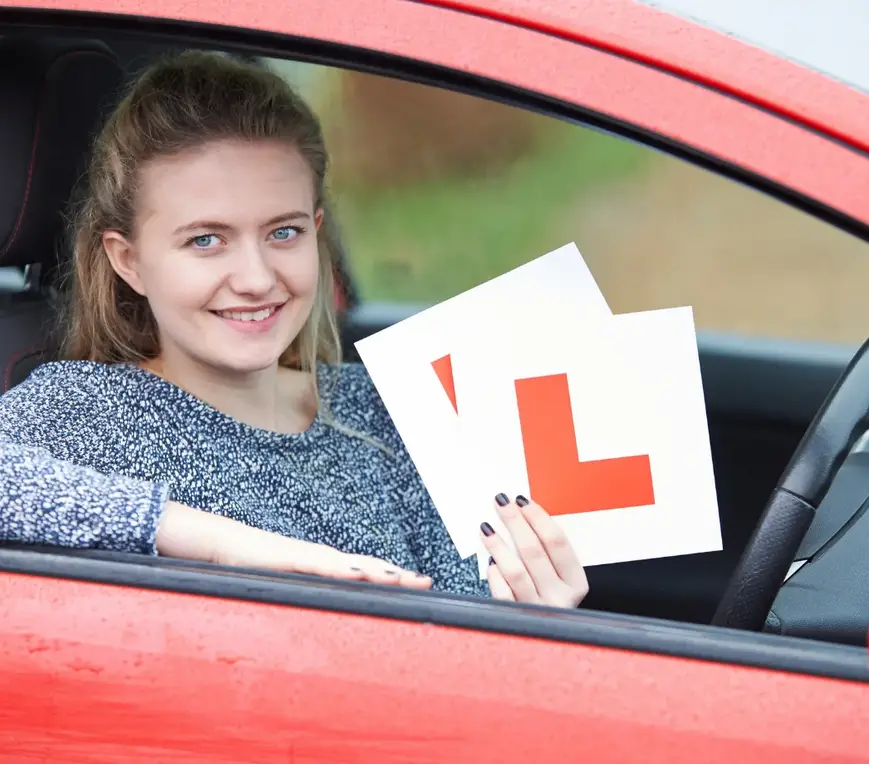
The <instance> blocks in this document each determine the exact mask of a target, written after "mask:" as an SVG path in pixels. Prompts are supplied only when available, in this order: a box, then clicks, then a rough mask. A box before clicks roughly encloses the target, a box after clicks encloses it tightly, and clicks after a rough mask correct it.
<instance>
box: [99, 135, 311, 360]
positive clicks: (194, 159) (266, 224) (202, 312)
mask: <svg viewBox="0 0 869 764" xmlns="http://www.w3.org/2000/svg"><path fill="white" fill-rule="evenodd" d="M140 179H141V180H140V189H139V195H138V198H137V210H136V227H135V235H134V237H133V239H132V240H128V239H125V238H124V237H123V236H122V235H121V234H119V233H117V232H114V231H109V232H107V233H106V234H105V235H104V236H103V243H104V245H105V248H106V252H107V253H108V255H109V258H110V260H111V262H112V265H113V266H114V268H115V270H116V272H117V273H118V274H119V275H120V276H121V278H123V279H124V280H125V281H126V282H127V283H128V284H129V285H130V286H131V287H132V288H133V289H134V290H135V291H136V292H138V293H139V294H141V295H143V296H145V297H146V298H147V300H148V302H149V304H150V306H151V310H152V311H153V313H154V317H155V319H156V321H157V326H158V328H159V332H160V346H161V349H162V356H163V358H164V359H165V360H169V359H170V357H171V358H173V359H178V360H193V361H196V362H197V363H199V364H203V365H205V366H207V367H211V368H213V369H214V370H215V371H220V372H224V373H226V372H228V373H231V374H239V373H242V374H244V373H252V372H256V371H261V370H263V369H268V368H271V367H274V366H275V365H276V364H277V361H278V358H279V357H280V355H281V354H282V353H283V352H284V351H285V350H286V349H287V348H288V347H289V345H290V344H291V343H292V341H293V340H294V339H295V337H296V336H297V335H298V333H299V331H300V330H301V328H302V327H303V325H304V324H305V321H306V320H307V319H308V316H309V315H310V313H311V308H312V306H313V304H314V299H315V296H316V293H317V281H318V250H317V228H318V227H319V225H320V222H321V220H322V211H321V210H318V209H315V207H314V191H313V189H314V183H313V176H312V173H311V170H310V168H309V167H308V165H307V164H306V163H305V161H304V159H303V158H302V156H301V154H299V152H298V151H297V150H296V149H295V148H293V147H292V146H288V145H286V144H282V143H278V142H276V141H275V142H272V141H261V142H242V141H222V142H214V143H210V144H206V145H205V146H204V147H202V148H200V149H196V150H191V151H187V152H184V153H182V154H179V155H177V156H172V157H165V158H161V159H157V160H154V161H153V162H150V163H148V164H147V165H146V166H145V167H144V168H143V169H142V173H141V176H140Z"/></svg>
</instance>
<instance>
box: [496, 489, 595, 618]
mask: <svg viewBox="0 0 869 764" xmlns="http://www.w3.org/2000/svg"><path fill="white" fill-rule="evenodd" d="M495 502H496V504H497V505H498V514H499V515H500V516H501V520H502V521H503V522H504V525H505V526H506V528H507V530H508V531H509V533H510V535H511V536H512V538H513V542H514V544H515V545H516V551H515V552H514V551H513V550H512V549H511V548H510V546H509V545H508V544H507V543H506V542H505V541H504V539H502V538H501V537H500V536H499V535H498V534H497V533H496V532H495V530H494V529H493V528H492V526H491V525H490V524H489V523H483V524H482V526H480V530H481V531H482V535H483V543H484V544H485V546H486V549H488V550H489V554H490V555H491V557H490V558H489V571H488V573H487V578H488V579H489V589H490V590H491V592H492V596H493V597H494V598H495V599H500V600H513V601H516V602H532V603H536V604H539V605H552V606H554V607H564V608H575V607H576V606H577V605H579V603H580V602H582V601H583V599H585V595H586V594H588V579H587V578H586V576H585V570H583V567H582V565H581V564H580V562H579V559H578V558H577V556H576V552H574V550H573V547H572V546H571V545H570V542H569V541H568V539H567V536H566V535H565V534H564V531H563V530H561V527H560V526H559V525H558V523H556V522H555V521H554V520H553V519H552V518H551V517H550V516H549V515H548V514H547V513H546V511H545V510H544V509H543V507H541V506H539V505H538V504H535V503H534V502H533V501H529V500H528V499H526V498H525V497H524V496H517V497H516V500H515V501H510V499H509V498H508V497H507V496H505V495H504V494H503V493H502V494H498V496H497V497H495Z"/></svg>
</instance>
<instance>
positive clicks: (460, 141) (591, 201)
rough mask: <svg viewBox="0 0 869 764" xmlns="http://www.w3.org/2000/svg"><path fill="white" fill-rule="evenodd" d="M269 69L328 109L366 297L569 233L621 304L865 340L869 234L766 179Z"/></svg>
mask: <svg viewBox="0 0 869 764" xmlns="http://www.w3.org/2000/svg"><path fill="white" fill-rule="evenodd" d="M268 65H269V66H271V67H272V68H273V69H275V70H276V71H279V72H280V73H282V74H283V75H284V76H285V77H286V78H287V79H288V80H289V81H291V82H292V83H293V84H294V85H295V86H296V87H297V88H298V89H299V90H300V91H301V92H302V93H303V94H304V95H305V96H306V98H308V99H310V100H311V102H312V103H313V104H314V105H315V107H316V108H317V110H318V112H319V113H320V115H321V119H322V121H323V124H324V129H325V131H326V134H327V140H328V145H329V146H330V150H331V154H332V163H333V165H332V166H333V169H332V178H331V189H332V195H333V199H334V203H335V206H336V211H337V214H338V220H339V222H340V225H341V230H342V236H343V241H344V244H345V246H346V247H347V249H348V251H349V252H350V258H351V262H350V268H351V270H352V272H353V275H354V278H355V279H356V282H357V284H358V290H359V294H360V297H361V299H362V301H363V303H364V302H373V303H379V304H383V303H387V304H392V305H397V304H405V305H428V304H432V303H435V302H439V301H441V300H443V299H446V298H448V297H451V296H453V295H455V294H457V293H459V292H461V291H463V290H465V289H469V288H471V287H473V286H475V285H477V284H479V283H481V282H483V281H485V280H487V279H489V278H493V277H494V276H497V275H499V274H501V273H503V272H505V271H507V270H509V269H511V268H514V267H516V266H517V265H520V264H521V263H523V262H526V261H528V260H530V259H532V258H534V257H536V256H538V255H542V254H544V253H545V252H547V251H550V250H552V249H555V248H556V247H559V246H561V245H563V244H564V243H566V242H569V241H575V242H576V243H577V245H578V246H579V248H580V250H581V251H582V253H583V255H584V257H585V258H586V260H587V261H588V263H589V266H590V267H591V269H592V272H593V274H594V276H595V278H596V279H597V281H598V283H599V284H600V286H601V289H602V291H603V293H604V295H605V297H606V298H607V300H608V302H609V303H610V306H611V308H612V310H613V312H615V313H624V312H632V311H639V310H649V309H656V308H667V307H674V306H680V305H692V306H693V307H694V311H695V319H696V323H697V326H698V329H699V330H701V331H709V332H716V333H724V334H728V335H733V336H736V337H756V338H757V337H761V338H775V339H786V340H793V341H798V342H805V341H809V342H820V343H830V344H835V345H846V346H855V345H856V344H859V343H860V342H862V340H863V339H864V337H865V333H866V327H867V326H869V301H867V300H866V299H865V289H866V284H869V246H867V244H866V242H864V241H861V240H860V239H858V238H856V237H854V236H851V235H849V234H847V233H844V232H842V231H840V230H838V229H836V228H834V227H833V226H831V225H828V224H826V223H823V222H820V221H818V220H817V219H815V218H813V217H811V216H810V215H808V214H806V213H804V212H802V211H799V210H796V209H794V208H792V207H790V206H788V205H787V204H785V203H783V202H780V201H778V200H776V199H773V198H772V197H769V196H766V195H765V194H763V193H761V192H759V191H756V190H754V189H751V188H749V187H747V186H743V185H740V184H738V183H736V182H733V181H731V180H728V179H725V178H722V177H719V176H717V175H716V174H714V173H713V172H711V171H709V170H706V169H702V168H699V167H696V166H694V165H692V164H689V163H688V162H686V161H683V160H680V159H676V158H674V157H672V156H669V155H667V154H664V153H662V152H660V151H656V150H654V149H651V148H649V147H647V146H642V145H639V144H637V143H633V142H630V141H628V140H625V139H623V138H621V137H617V136H615V135H612V134H607V133H605V132H602V131H599V130H594V129H591V128H588V127H584V126H581V125H578V124H570V123H567V122H563V121H560V120H556V119H554V118H551V117H548V116H543V115H539V114H535V113H532V112H530V111H526V110H524V109H520V108H516V107H513V106H509V105H504V104H500V103H496V102H493V101H487V100H483V99H481V98H477V97H473V96H469V95H463V94H459V93H453V92H450V91H447V90H443V89H439V88H433V87H428V86H425V85H420V84H416V83H410V82H402V81H399V80H395V79H390V78H386V77H382V76H378V75H372V74H363V73H358V72H352V71H347V70H340V69H336V68H330V67H324V66H318V65H311V64H303V63H296V62H288V61H279V60H275V59H270V60H268ZM713 285H714V288H713Z"/></svg>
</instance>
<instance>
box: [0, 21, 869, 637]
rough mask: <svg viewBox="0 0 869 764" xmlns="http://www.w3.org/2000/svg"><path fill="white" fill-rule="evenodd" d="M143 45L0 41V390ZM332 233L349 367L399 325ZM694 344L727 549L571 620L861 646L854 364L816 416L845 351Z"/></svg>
mask: <svg viewBox="0 0 869 764" xmlns="http://www.w3.org/2000/svg"><path fill="white" fill-rule="evenodd" d="M154 39H156V38H154ZM154 39H152V38H148V37H147V36H145V35H144V34H143V35H140V36H138V37H137V36H135V35H131V36H129V37H124V36H119V37H117V38H116V37H115V36H112V38H111V40H110V41H109V39H108V38H107V39H96V38H94V39H90V38H88V37H84V36H74V35H69V36H63V37H55V36H53V34H46V33H45V32H44V31H41V32H38V33H34V32H32V31H30V32H27V33H20V34H19V33H14V34H12V35H9V36H6V37H3V38H2V39H0V102H2V103H3V104H4V105H5V108H4V109H3V110H2V111H0V125H2V128H0V129H2V135H3V141H2V143H0V152H2V153H0V162H2V164H3V166H4V167H5V172H3V173H2V175H0V177H2V182H0V370H2V374H3V391H5V390H8V389H9V388H10V387H12V386H14V385H16V384H18V383H20V382H21V381H22V380H23V379H24V378H25V377H26V376H27V375H28V374H29V373H30V372H31V371H32V369H33V368H35V366H36V365H38V364H39V363H42V362H44V361H46V360H48V359H50V358H51V357H52V356H53V354H54V352H55V351H54V350H53V339H52V338H53V333H52V327H53V326H54V321H55V320H56V319H55V310H56V308H57V297H58V294H59V289H60V287H61V286H62V284H61V283H60V282H61V275H62V267H60V258H61V256H62V253H63V251H64V224H65V222H64V221H65V218H64V213H65V209H66V208H67V203H68V201H69V200H70V199H73V198H74V194H75V188H76V184H77V182H78V180H79V178H80V177H81V174H82V171H83V169H84V163H85V160H86V157H87V153H88V149H89V144H90V140H91V138H92V136H93V134H94V132H95V130H96V129H97V128H98V126H99V125H100V123H101V120H102V119H103V118H104V117H105V114H106V112H107V109H109V108H110V107H111V106H112V104H113V99H114V98H116V96H117V92H118V89H119V87H120V86H121V85H122V84H123V83H124V82H126V81H128V80H129V79H130V78H131V77H132V76H134V74H135V73H136V72H137V71H138V70H139V68H140V67H141V66H142V65H143V64H146V63H148V62H149V61H150V60H152V59H153V57H154V56H156V55H159V54H160V53H163V52H165V51H167V50H168V49H169V46H167V45H166V44H165V43H164V42H162V41H156V42H155V41H154ZM481 92H483V91H482V89H481ZM334 235H335V247H336V248H337V249H338V250H339V251H340V253H341V258H340V260H341V268H340V273H339V279H338V280H339V283H340V285H341V287H342V288H341V294H340V295H339V297H340V300H341V305H342V306H343V308H344V311H343V331H344V345H345V347H344V349H345V355H346V356H347V358H349V359H351V360H353V359H355V358H356V356H355V353H354V350H353V343H354V342H355V341H357V340H358V339H360V338H362V337H365V336H367V335H369V334H371V333H373V332H375V331H378V330H379V329H382V328H384V327H385V326H387V325H389V324H390V323H392V322H394V321H396V320H399V319H400V318H401V317H402V313H401V310H400V309H395V310H391V311H387V310H383V309H377V308H376V307H372V306H367V305H366V304H365V303H364V302H363V301H360V300H359V298H358V296H357V295H356V294H355V292H354V289H353V278H352V276H353V253H352V251H347V252H344V251H343V249H341V242H340V241H339V240H338V238H337V232H335V234H334ZM699 343H700V355H701V367H702V373H703V380H704V387H705V394H706V402H707V411H708V418H709V429H710V436H711V445H712V453H713V460H714V466H715V473H716V483H717V490H718V495H719V507H720V515H721V523H722V533H723V540H724V549H723V551H721V552H715V553H708V554H700V555H689V556H684V557H678V558H666V559H656V560H646V561H640V562H632V563H623V564H619V565H604V566H597V567H594V568H590V569H589V570H588V576H589V580H590V586H591V593H590V595H589V598H588V599H587V600H586V602H585V603H584V605H583V609H585V610H590V611H606V612H610V613H619V614H629V615H639V616H650V617H654V618H659V619H667V620H670V621H679V622H684V623H694V624H710V623H716V624H717V625H721V626H732V627H736V628H746V629H750V630H761V629H766V630H767V631H772V632H777V633H782V634H789V635H797V636H804V637H810V638H815V639H820V640H824V641H831V642H841V643H848V644H865V639H866V624H867V622H869V586H867V585H866V584H867V583H869V581H867V577H869V576H867V573H866V572H865V571H866V566H865V565H860V564H859V561H860V560H862V559H863V557H864V556H865V553H866V549H867V548H869V547H867V544H866V543H865V541H866V533H867V532H869V525H867V524H869V520H866V519H865V515H866V513H865V509H866V506H869V504H867V501H869V444H867V443H866V442H864V440H862V439H861V438H860V435H861V433H862V432H863V431H864V430H865V427H864V426H863V425H864V423H865V415H866V412H867V411H869V384H863V381H864V380H865V381H866V382H869V361H866V360H862V356H858V357H857V359H856V360H855V362H854V363H853V364H852V366H851V367H850V372H851V373H849V375H848V377H847V378H846V380H845V381H844V382H839V383H838V385H839V386H838V388H836V390H837V393H839V394H837V396H836V397H835V398H834V399H833V400H832V403H831V402H830V399H828V394H829V393H830V392H831V390H833V389H834V385H836V384H837V380H839V378H840V375H841V374H842V372H843V370H844V369H845V368H846V365H847V364H848V362H849V360H850V356H851V353H850V352H848V351H846V350H842V349H838V348H836V349H829V348H807V347H802V346H797V345H793V346H789V345H782V344H776V343H774V342H769V343H766V344H764V343H763V342H757V343H754V344H752V345H745V344H740V343H735V342H731V341H730V340H728V339H727V338H726V337H718V336H701V337H700V339H699ZM863 389H865V390H866V391H867V392H865V393H864V392H863ZM825 401H827V404H826V409H824V411H823V413H822V415H820V416H819V417H818V418H816V414H817V412H818V411H819V410H820V409H822V406H824V405H825ZM813 423H814V424H813ZM807 431H810V432H811V433H812V434H813V437H812V438H811V439H810V440H811V442H810V443H809V442H808V441H806V440H804V439H803V438H804V435H805V434H806V433H807ZM801 444H802V445H801ZM795 453H796V456H794V455H795ZM792 457H793V459H792ZM783 475H784V476H785V477H784V478H782V476H783ZM834 477H835V478H836V479H835V481H834V480H833V478H834ZM831 484H832V489H830V486H831ZM828 489H830V490H828ZM771 497H772V498H771ZM784 505H786V506H785V507H784V509H782V507H783V506H784ZM765 508H766V514H764V510H765ZM816 510H817V511H816ZM762 516H763V517H765V518H766V520H768V521H769V522H763V523H761V518H762ZM782 517H784V518H785V519H784V520H783V519H782ZM759 524H760V525H759ZM756 529H758V531H757V532H755V530H756ZM746 549H748V552H747V553H746V555H747V556H745V557H743V552H745V551H746ZM785 558H787V559H785ZM795 560H796V561H797V562H796V563H794V561H795ZM801 563H802V564H801ZM735 573H737V574H739V575H738V576H737V578H738V581H737V583H736V584H733V583H730V582H732V580H733V577H734V574H735ZM777 576H778V579H777V580H776V577H777ZM861 576H862V577H861ZM784 578H787V582H786V583H785V585H784V587H782V588H781V589H780V590H779V587H780V584H781V581H782V580H783V579H784ZM729 583H730V585H729ZM734 586H735V587H736V588H735V589H734ZM746 592H749V593H751V597H750V598H749V599H750V600H751V601H750V602H748V601H747V600H746V597H747V594H746ZM774 597H776V601H775V604H774V605H773V607H772V613H771V614H770V615H769V616H768V615H767V613H768V611H769V605H770V603H771V602H772V599H773V598H774ZM722 600H725V606H723V605H722ZM722 607H723V609H722Z"/></svg>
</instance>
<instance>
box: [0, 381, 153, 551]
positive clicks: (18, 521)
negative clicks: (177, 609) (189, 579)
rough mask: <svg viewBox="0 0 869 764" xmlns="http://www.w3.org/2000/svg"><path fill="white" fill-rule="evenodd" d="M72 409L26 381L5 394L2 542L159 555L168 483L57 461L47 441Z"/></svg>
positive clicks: (0, 412)
mask: <svg viewBox="0 0 869 764" xmlns="http://www.w3.org/2000/svg"><path fill="white" fill-rule="evenodd" d="M71 410H72V409H71V408H69V407H61V406H56V405H54V400H53V398H51V397H49V396H46V395H43V394H41V390H40V388H39V386H38V385H35V384H28V383H27V382H25V383H24V384H22V385H20V386H19V387H18V388H14V389H13V390H11V391H10V392H8V393H6V394H5V395H4V396H2V397H0V540H3V541H13V542H20V543H25V544H43V545H50V546H61V547H75V548H90V549H104V550H111V551H119V552H138V553H144V554H154V553H156V534H157V524H158V522H159V518H160V514H161V512H162V509H163V506H164V505H165V503H166V500H167V495H168V487H167V486H164V485H159V484H155V483H149V482H144V481H139V480H135V479H132V478H128V477H123V476H120V475H104V474H101V473H100V472H98V471H96V470H93V469H89V468H87V467H81V466H78V465H76V464H73V463H72V462H70V461H65V460H64V459H62V458H58V456H57V455H55V454H54V453H52V450H51V448H50V447H48V444H49V443H50V442H51V441H52V439H53V433H56V431H57V428H65V427H69V426H74V423H72V422H70V421H69V412H70V411H71ZM78 413H79V414H80V415H81V414H85V416H79V421H82V422H84V421H86V412H81V411H79V412H78ZM58 440H60V439H59V438H58Z"/></svg>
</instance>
